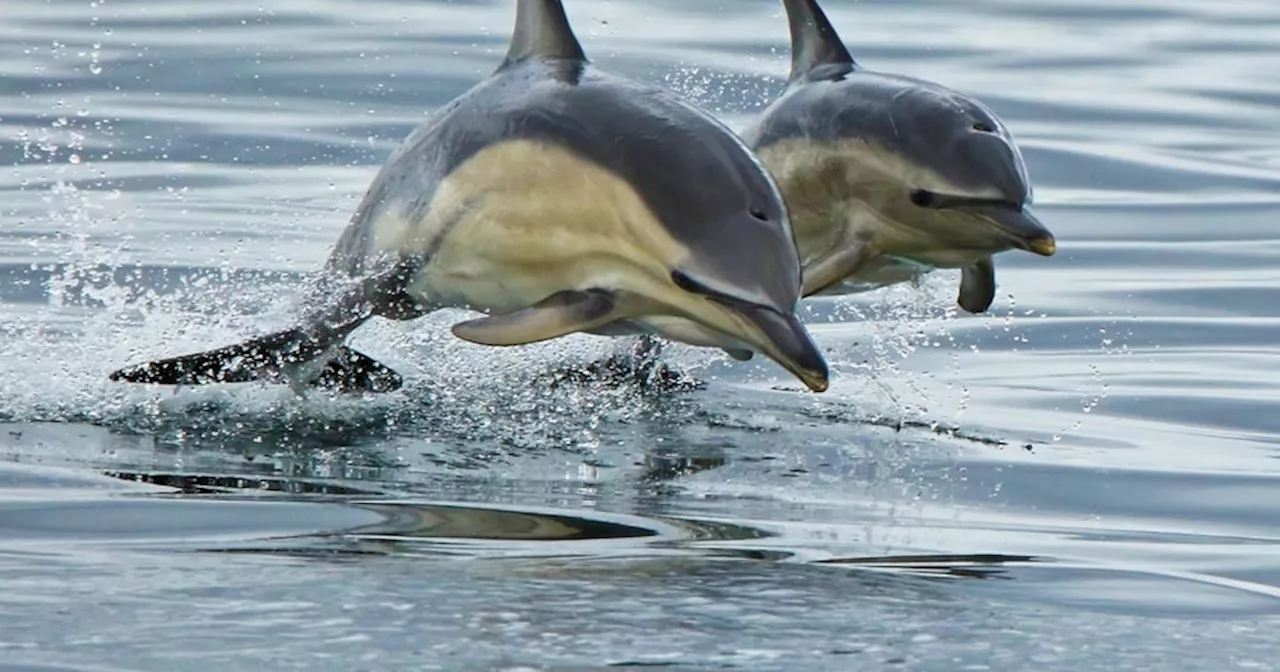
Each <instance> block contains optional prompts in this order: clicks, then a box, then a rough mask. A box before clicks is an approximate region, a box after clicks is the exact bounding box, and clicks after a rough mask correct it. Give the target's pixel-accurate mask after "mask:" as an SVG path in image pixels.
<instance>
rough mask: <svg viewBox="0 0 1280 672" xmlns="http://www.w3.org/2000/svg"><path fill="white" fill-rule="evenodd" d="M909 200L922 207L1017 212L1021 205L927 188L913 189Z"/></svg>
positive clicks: (1020, 209)
mask: <svg viewBox="0 0 1280 672" xmlns="http://www.w3.org/2000/svg"><path fill="white" fill-rule="evenodd" d="M911 202H912V203H914V204H916V205H918V206H920V207H922V208H933V209H935V210H967V209H971V208H1005V209H1008V210H1014V211H1017V212H1021V211H1022V206H1021V205H1018V204H1017V203H1014V202H1012V201H1009V200H1006V199H1003V198H983V197H981V196H962V195H959V194H941V193H938V192H936V191H929V190H928V189H913V190H912V191H911Z"/></svg>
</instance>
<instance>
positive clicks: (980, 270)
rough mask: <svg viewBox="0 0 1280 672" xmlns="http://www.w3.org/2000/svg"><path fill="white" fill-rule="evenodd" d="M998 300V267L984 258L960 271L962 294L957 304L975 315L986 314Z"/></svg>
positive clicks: (990, 260) (988, 258)
mask: <svg viewBox="0 0 1280 672" xmlns="http://www.w3.org/2000/svg"><path fill="white" fill-rule="evenodd" d="M995 299H996V266H995V263H994V262H993V261H992V259H991V257H983V258H982V259H979V260H978V261H976V262H974V263H973V264H971V265H969V266H966V267H964V269H962V270H961V271H960V294H959V296H958V297H957V299H956V303H957V304H959V305H960V307H961V308H963V309H965V310H966V311H968V312H970V313H974V314H978V313H984V312H986V310H987V309H988V308H990V307H991V303H992V302H993V301H995Z"/></svg>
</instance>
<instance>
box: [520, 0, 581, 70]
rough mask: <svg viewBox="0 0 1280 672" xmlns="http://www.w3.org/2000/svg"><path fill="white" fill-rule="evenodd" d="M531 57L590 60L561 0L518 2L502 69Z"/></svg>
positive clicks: (522, 0) (521, 0)
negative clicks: (570, 24)
mask: <svg viewBox="0 0 1280 672" xmlns="http://www.w3.org/2000/svg"><path fill="white" fill-rule="evenodd" d="M530 58H562V59H567V60H571V61H586V60H587V56H586V54H585V53H583V51H582V45H581V44H579V43H578V38H577V37H576V36H574V34H573V28H572V27H570V26H569V18H568V17H567V16H565V13H564V5H563V4H561V2H560V0H517V1H516V27H515V31H514V32H513V33H512V35H511V45H510V46H509V47H508V48H507V58H506V60H504V61H503V62H502V65H500V66H499V67H498V69H499V70H501V69H502V68H506V67H508V66H511V65H513V64H516V63H519V62H521V61H524V60H527V59H530Z"/></svg>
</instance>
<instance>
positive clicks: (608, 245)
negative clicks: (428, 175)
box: [375, 140, 689, 312]
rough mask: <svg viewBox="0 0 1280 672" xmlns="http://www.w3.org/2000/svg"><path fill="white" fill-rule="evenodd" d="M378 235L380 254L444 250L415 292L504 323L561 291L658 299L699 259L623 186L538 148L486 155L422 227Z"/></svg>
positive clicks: (444, 194)
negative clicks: (676, 274) (491, 314)
mask: <svg viewBox="0 0 1280 672" xmlns="http://www.w3.org/2000/svg"><path fill="white" fill-rule="evenodd" d="M388 223H389V224H390V222H388ZM378 232H379V234H380V235H379V236H378V237H377V238H375V251H376V250H413V251H426V250H429V249H430V248H432V247H436V252H435V255H434V256H433V258H432V259H431V261H430V262H429V263H428V264H427V266H426V267H425V268H424V269H423V272H422V274H421V276H420V277H419V279H418V282H417V283H415V286H414V287H411V291H416V292H419V293H421V294H422V295H423V298H428V299H430V300H431V301H432V303H436V304H437V305H469V306H472V307H474V308H476V309H478V310H485V309H490V310H496V311H499V312H505V311H508V310H515V309H518V308H523V307H525V306H528V305H530V304H532V303H535V302H537V301H539V300H541V299H542V298H544V297H546V296H547V295H549V294H551V293H554V292H556V291H560V290H562V289H585V288H589V287H594V286H601V287H609V288H618V289H630V290H632V291H637V292H639V293H642V294H646V295H649V294H652V293H653V292H655V291H660V290H659V289H658V287H657V285H669V284H670V281H669V277H670V272H671V269H672V268H674V267H676V266H677V265H679V264H680V263H681V262H683V261H684V260H685V259H686V258H687V257H688V256H689V250H688V249H687V248H686V247H685V246H683V245H682V244H680V243H679V242H678V241H676V240H675V239H674V238H673V237H672V236H671V235H670V234H669V233H667V231H666V229H665V227H663V226H662V224H661V223H660V222H659V221H658V219H657V217H656V216H655V215H654V214H653V212H652V211H651V210H650V209H649V207H648V206H647V205H646V204H645V202H644V201H643V199H641V197H640V195H639V194H638V193H636V191H635V190H634V189H633V188H632V187H631V186H630V185H629V184H627V182H626V181H625V180H624V179H622V178H621V177H619V176H617V175H615V174H614V173H612V172H611V171H609V170H608V169H606V168H604V167H602V166H599V165H597V164H594V163H592V162H590V161H587V160H585V159H582V158H580V157H578V156H577V155H575V154H573V153H572V152H571V151H569V150H567V149H564V148H561V147H558V146H556V145H552V144H549V143H543V142H537V141H533V140H513V141H509V142H504V143H500V144H495V145H493V146H490V147H488V148H486V149H484V150H482V151H480V152H479V153H477V154H476V155H475V156H474V157H472V158H471V159H469V160H468V161H467V162H466V163H464V164H462V165H461V166H459V167H458V168H457V169H456V170H454V171H453V172H452V173H451V174H449V175H448V176H447V177H445V179H444V180H442V181H441V183H440V185H439V187H438V189H437V192H436V194H435V198H434V199H433V201H432V203H431V207H430V208H429V209H428V211H427V213H426V215H425V216H424V217H423V218H422V219H421V220H420V221H418V222H411V223H409V224H408V225H406V226H386V227H384V226H382V223H381V222H380V223H379V227H378ZM441 236H443V238H441ZM437 239H439V240H437Z"/></svg>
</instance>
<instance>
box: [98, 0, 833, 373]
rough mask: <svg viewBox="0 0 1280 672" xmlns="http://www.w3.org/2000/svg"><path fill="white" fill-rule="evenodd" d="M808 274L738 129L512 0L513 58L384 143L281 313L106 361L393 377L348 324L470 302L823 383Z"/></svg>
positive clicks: (552, 6) (501, 323)
mask: <svg viewBox="0 0 1280 672" xmlns="http://www.w3.org/2000/svg"><path fill="white" fill-rule="evenodd" d="M801 279H802V275H801V270H800V265H799V256H798V253H797V250H796V246H795V239H794V234H793V233H792V231H791V225H790V222H789V219H788V214H787V209H786V207H785V203H784V201H783V199H782V195H781V193H780V191H779V189H778V186H777V184H776V182H775V181H774V180H773V179H772V177H771V175H770V174H769V171H768V170H767V169H766V168H765V167H764V166H763V164H761V163H760V161H759V160H758V159H757V158H756V157H755V155H754V154H753V153H752V152H751V151H750V149H749V148H748V147H747V146H746V144H745V143H744V142H743V141H742V140H741V139H740V138H739V137H738V135H737V134H735V133H734V132H733V131H732V130H731V129H729V128H728V127H727V126H725V125H724V124H723V123H721V122H720V121H718V120H716V119H715V118H713V117H712V116H711V115H709V114H707V113H705V112H703V111H701V110H700V109H698V108H697V107H695V106H693V105H692V104H691V103H689V102H686V101H685V100H684V99H682V98H680V97H678V96H677V95H675V94H673V93H671V92H670V91H667V90H665V89H662V88H659V87H656V86H650V85H646V84H642V83H638V82H635V81H631V80H629V79H626V78H623V77H620V76H618V75H614V74H610V73H608V72H605V71H602V70H599V69H597V68H596V67H595V66H594V65H593V64H592V63H591V62H590V61H589V60H588V59H587V57H586V55H585V54H584V53H583V50H582V47H581V45H580V44H579V42H578V40H577V38H576V37H575V35H574V33H573V30H572V28H571V27H570V24H569V21H568V19H567V17H566V15H565V11H564V8H563V6H562V5H561V2H560V0H517V3H516V20H515V29H514V32H513V34H512V38H511V42H510V46H509V49H508V52H507V55H506V58H505V59H504V60H503V61H502V63H501V64H500V65H499V66H498V68H497V69H496V70H495V71H494V72H493V73H492V74H491V75H490V76H489V77H488V78H486V79H484V80H483V81H481V82H480V83H479V84H477V85H476V86H475V87H473V88H472V89H470V90H469V91H467V92H466V93H464V94H463V95H461V96H459V97H458V98H456V99H454V100H453V101H451V102H450V103H448V104H447V105H445V106H444V107H442V108H441V109H439V110H437V111H436V112H435V113H434V114H433V115H432V116H431V117H430V118H429V119H428V120H427V121H426V122H424V123H423V125H421V126H420V127H418V128H417V129H415V130H414V131H413V133H411V134H410V136H409V137H408V138H407V139H406V140H405V141H404V142H403V143H402V144H401V145H400V146H399V147H398V148H397V149H396V150H395V151H394V152H393V153H392V155H391V156H390V157H389V158H388V160H387V162H386V164H385V165H384V166H383V167H382V168H381V170H380V172H379V173H378V174H377V176H376V177H375V179H374V180H373V183H372V184H371V186H370V187H369V189H368V191H367V193H366V194H365V196H364V198H363V200H362V201H361V202H360V204H359V206H358V207H357V209H356V211H355V213H354V215H353V216H352V218H351V220H350V222H349V224H348V226H347V227H346V229H345V230H344V231H343V233H342V234H341V236H340V237H339V239H338V241H337V243H336V244H335V245H334V248H333V250H332V252H331V254H330V256H329V258H328V260H327V262H326V263H325V265H324V267H323V269H322V271H321V272H320V273H319V274H317V278H316V279H315V280H314V281H313V282H312V283H310V285H309V286H308V288H307V291H306V292H305V293H304V299H303V301H302V302H301V308H300V310H299V313H300V314H299V316H298V319H297V321H296V322H295V324H294V326H293V327H291V328H289V329H287V330H284V331H281V332H278V333H273V334H268V335H266V336H261V337H257V338H253V339H251V340H248V341H245V342H243V343H238V344H235V345H231V346H227V347H223V348H219V349H216V350H210V351H207V352H201V353H195V354H190V355H185V356H181V357H175V358H171V359H165V360H160V361H154V362H148V363H144V364H138V365H134V366H130V367H127V368H124V369H120V370H117V371H115V372H113V373H111V374H110V378H111V379H112V380H118V381H129V382H135V383H159V384H170V385H198V384H207V383H220V382H248V381H254V380H267V381H275V382H281V381H283V382H287V383H289V384H290V386H292V387H294V389H295V390H301V389H302V388H303V387H304V386H306V385H312V386H316V385H323V386H330V387H337V388H338V389H341V390H347V391H350V390H357V391H373V392H380V391H389V390H395V389H398V388H399V387H401V385H402V383H403V381H402V379H401V377H400V376H399V374H397V373H396V372H395V371H393V370H391V369H390V368H388V367H386V366H384V365H382V364H380V363H378V362H376V361H374V360H373V359H371V358H369V357H368V356H367V355H364V354H363V353H360V352H358V351H356V350H354V349H352V348H350V347H348V346H347V345H345V344H344V341H345V340H346V339H347V337H348V336H349V335H350V334H351V333H352V332H353V331H354V330H355V329H357V328H358V327H359V326H360V325H361V324H363V323H364V322H366V321H367V320H369V319H371V318H373V317H382V318H386V319H393V320H411V319H415V318H418V317H421V316H423V315H426V314H427V313H430V312H432V311H435V310H439V309H441V308H465V309H469V310H472V311H475V312H479V313H483V314H484V315H483V316H481V317H477V318H474V319H468V320H465V321H462V322H459V323H456V324H454V325H453V326H452V329H451V330H452V333H453V334H454V335H455V336H456V337H458V338H461V339H464V340H466V341H470V342H473V343H478V344H484V345H490V346H516V345H522V344H527V343H534V342H538V341H545V340H549V339H553V338H558V337H561V336H565V335H569V334H573V333H587V334H596V335H605V336H613V335H622V334H628V333H644V334H656V335H661V336H664V337H666V338H669V339H671V340H675V341H680V342H686V343H692V344H694V345H699V346H707V347H719V348H723V349H727V350H733V351H748V352H753V353H761V354H763V355H765V356H767V357H769V358H771V359H773V360H774V361H775V362H777V363H778V364H779V365H781V366H782V367H783V368H784V369H786V370H787V371H789V372H790V373H791V374H793V375H794V376H795V377H797V378H798V379H799V380H800V381H801V382H803V383H804V384H805V385H806V386H807V387H809V388H810V389H811V390H813V391H815V392H822V391H825V390H826V389H827V386H828V368H827V363H826V360H825V359H824V357H823V355H822V353H821V352H820V351H819V350H818V348H817V346H816V345H815V343H814V342H813V339H812V337H811V335H810V334H809V332H808V330H807V329H806V328H805V326H804V325H803V324H802V323H801V322H800V320H799V318H797V316H796V314H795V310H796V307H797V305H798V302H799V300H800V288H801Z"/></svg>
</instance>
